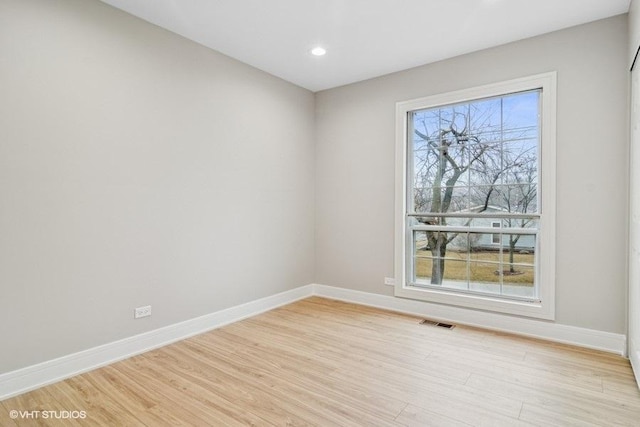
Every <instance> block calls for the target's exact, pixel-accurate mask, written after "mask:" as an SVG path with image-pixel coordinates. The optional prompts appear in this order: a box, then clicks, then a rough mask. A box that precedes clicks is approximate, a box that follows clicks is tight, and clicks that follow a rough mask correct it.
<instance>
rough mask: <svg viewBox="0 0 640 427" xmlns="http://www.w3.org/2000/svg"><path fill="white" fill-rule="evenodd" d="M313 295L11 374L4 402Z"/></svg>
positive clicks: (250, 307) (273, 300)
mask: <svg viewBox="0 0 640 427" xmlns="http://www.w3.org/2000/svg"><path fill="white" fill-rule="evenodd" d="M312 294H313V286H312V285H306V286H301V287H299V288H295V289H292V290H290V291H286V292H282V293H279V294H276V295H272V296H269V297H266V298H261V299H259V300H255V301H251V302H248V303H246V304H241V305H238V306H235V307H231V308H227V309H225V310H221V311H217V312H215V313H212V314H208V315H205V316H201V317H197V318H195V319H190V320H186V321H184V322H180V323H176V324H174V325H169V326H165V327H163V328H160V329H155V330H153V331H149V332H145V333H143V334H139V335H135V336H132V337H129V338H125V339H122V340H119V341H115V342H111V343H108V344H104V345H101V346H98V347H94V348H90V349H88V350H84V351H81V352H78V353H74V354H70V355H67V356H63V357H60V358H57V359H53V360H48V361H46V362H43V363H39V364H37V365H32V366H27V367H26V368H22V369H18V370H16V371H11V372H7V373H5V374H2V375H0V401H1V400H4V399H8V398H10V397H13V396H17V395H19V394H22V393H26V392H28V391H31V390H35V389H36V388H39V387H42V386H45V385H48V384H52V383H54V382H58V381H61V380H63V379H65V378H69V377H72V376H74V375H78V374H81V373H83V372H88V371H90V370H93V369H95V368H98V367H101V366H105V365H108V364H110V363H114V362H117V361H118V360H122V359H126V358H128V357H131V356H135V355H136V354H140V353H144V352H146V351H149V350H153V349H155V348H158V347H162V346H165V345H167V344H171V343H173V342H176V341H180V340H182V339H185V338H188V337H191V336H193V335H197V334H201V333H203V332H206V331H209V330H212V329H216V328H219V327H221V326H224V325H227V324H229V323H233V322H237V321H238V320H242V319H245V318H247V317H251V316H255V315H256V314H260V313H263V312H265V311H268V310H272V309H274V308H276V307H279V306H282V305H285V304H289V303H292V302H294V301H297V300H299V299H302V298H307V297H309V296H311V295H312Z"/></svg>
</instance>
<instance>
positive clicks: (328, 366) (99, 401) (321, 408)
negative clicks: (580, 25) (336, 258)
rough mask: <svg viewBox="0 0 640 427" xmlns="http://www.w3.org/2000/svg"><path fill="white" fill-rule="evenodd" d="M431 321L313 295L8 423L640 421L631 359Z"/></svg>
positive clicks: (60, 392)
mask: <svg viewBox="0 0 640 427" xmlns="http://www.w3.org/2000/svg"><path fill="white" fill-rule="evenodd" d="M419 320H421V319H419V318H416V317H413V316H407V315H402V314H397V313H391V312H387V311H383V310H378V309H373V308H367V307H362V306H357V305H353V304H347V303H342V302H337V301H332V300H327V299H322V298H317V297H314V298H309V299H306V300H303V301H299V302H296V303H294V304H290V305H288V306H285V307H281V308H279V309H276V310H273V311H270V312H268V313H265V314H262V315H260V316H257V317H253V318H251V319H247V320H243V321H241V322H237V323H234V324H232V325H229V326H226V327H223V328H221V329H217V330H215V331H212V332H209V333H206V334H203V335H199V336H197V337H194V338H191V339H188V340H185V341H181V342H179V343H176V344H172V345H169V346H167V347H164V348H161V349H158V350H155V351H151V352H148V353H145V354H143V355H140V356H136V357H133V358H131V359H128V360H125V361H122V362H119V363H115V364H113V365H110V366H108V367H105V368H101V369H98V370H95V371H93V372H90V373H87V374H83V375H80V376H77V377H74V378H71V379H68V380H66V381H63V382H60V383H57V384H54V385H51V386H48V387H44V388H41V389H39V390H36V391H33V392H31V393H27V394H24V395H22V396H18V397H15V398H12V399H9V400H5V401H3V402H1V406H0V425H1V426H11V427H13V426H16V425H47V426H48V425H99V426H103V425H116V426H125V425H128V426H138V425H140V426H150V427H151V426H162V425H196V426H240V425H257V426H263V425H264V426H270V425H278V426H280V425H318V426H469V425H472V426H492V427H493V426H519V425H538V426H545V427H546V426H563V427H564V426H573V425H579V426H591V425H597V426H616V425H624V426H640V392H639V391H638V389H637V386H636V385H635V382H634V379H633V374H632V372H631V368H630V366H629V362H628V361H627V360H625V359H623V358H621V357H617V356H614V355H610V354H606V353H601V352H596V351H590V350H584V349H580V348H575V347H570V346H565V345H558V344H552V343H547V342H542V341H537V340H531V339H526V338H521V337H515V336H511V335H506V334H500V333H493V332H487V331H482V330H478V329H473V328H467V327H461V326H457V327H456V328H454V329H452V330H448V329H443V328H440V327H437V326H427V325H421V324H419ZM11 410H18V411H34V410H41V411H62V410H67V411H73V410H76V411H86V418H85V419H78V420H64V421H62V420H59V421H52V420H50V419H47V420H44V419H42V418H41V419H39V420H35V419H28V420H26V419H16V420H12V419H11V418H10V411H11Z"/></svg>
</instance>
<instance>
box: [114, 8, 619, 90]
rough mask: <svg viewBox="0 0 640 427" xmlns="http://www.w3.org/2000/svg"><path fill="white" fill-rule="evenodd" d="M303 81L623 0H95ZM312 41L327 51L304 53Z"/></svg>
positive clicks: (486, 43)
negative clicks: (314, 53) (319, 55)
mask: <svg viewBox="0 0 640 427" xmlns="http://www.w3.org/2000/svg"><path fill="white" fill-rule="evenodd" d="M102 1H103V2H105V3H108V4H110V5H112V6H115V7H117V8H119V9H122V10H124V11H126V12H129V13H131V14H132V15H135V16H138V17H140V18H142V19H144V20H146V21H149V22H151V23H153V24H156V25H158V26H160V27H163V28H166V29H168V30H170V31H173V32H174V33H177V34H180V35H182V36H184V37H186V38H188V39H191V40H193V41H196V42H198V43H200V44H203V45H205V46H208V47H210V48H212V49H215V50H217V51H219V52H222V53H224V54H226V55H228V56H231V57H233V58H236V59H238V60H240V61H242V62H245V63H247V64H250V65H253V66H254V67H256V68H259V69H261V70H263V71H266V72H268V73H271V74H273V75H276V76H278V77H280V78H282V79H285V80H288V81H290V82H292V83H295V84H297V85H299V86H302V87H305V88H307V89H309V90H311V91H314V92H315V91H319V90H323V89H328V88H332V87H336V86H341V85H345V84H349V83H353V82H356V81H360V80H365V79H369V78H372V77H377V76H380V75H383V74H388V73H391V72H394V71H400V70H404V69H407V68H411V67H415V66H418V65H422V64H426V63H430V62H435V61H439V60H442V59H445V58H451V57H453V56H457V55H461V54H464V53H468V52H473V51H476V50H480V49H484V48H488V47H492V46H497V45H500V44H504V43H508V42H511V41H515V40H521V39H524V38H527V37H532V36H535V35H539V34H543V33H547V32H550V31H555V30H559V29H562V28H567V27H571V26H574V25H579V24H583V23H586V22H590V21H595V20H598V19H602V18H606V17H609V16H614V15H618V14H621V13H625V12H627V11H628V10H629V3H630V0H269V1H267V0H102ZM317 45H321V46H323V47H325V48H326V49H327V54H326V55H324V56H321V57H316V56H313V55H311V53H310V50H311V49H312V48H313V47H315V46H317Z"/></svg>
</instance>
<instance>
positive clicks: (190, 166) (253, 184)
mask: <svg viewBox="0 0 640 427" xmlns="http://www.w3.org/2000/svg"><path fill="white" fill-rule="evenodd" d="M313 109H314V96H313V94H312V93H311V92H308V91H306V90H303V89H301V88H299V87H296V86H293V85H291V84H289V83H286V82H284V81H282V80H279V79H277V78H275V77H273V76H270V75H267V74H265V73H263V72H261V71H258V70H256V69H254V68H251V67H249V66H246V65H244V64H241V63H239V62H237V61H235V60H232V59H230V58H228V57H225V56H223V55H220V54H217V53H215V52H213V51H211V50H209V49H206V48H204V47H201V46H199V45H197V44H195V43H193V42H190V41H187V40H186V39H183V38H181V37H179V36H176V35H174V34H171V33H169V32H167V31H164V30H162V29H160V28H158V27H155V26H153V25H150V24H148V23H145V22H143V21H140V20H138V19H136V18H133V17H131V16H129V15H126V14H125V13H123V12H120V11H117V10H115V9H113V8H111V7H109V6H106V5H104V4H102V3H100V2H97V1H87V0H28V1H25V0H1V1H0V342H1V344H0V373H3V372H7V371H11V370H15V369H17V368H21V367H24V366H28V365H32V364H34V363H37V362H41V361H45V360H49V359H52V358H55V357H58V356H62V355H66V354H69V353H73V352H76V351H80V350H83V349H86V348H90V347H93V346H96V345H99V344H103V343H107V342H111V341H114V340H117V339H120V338H124V337H128V336H132V335H135V334H138V333H141V332H145V331H148V330H151V329H155V328H158V327H161V326H164V325H169V324H173V323H176V322H179V321H182V320H185V319H189V318H193V317H196V316H200V315H203V314H207V313H211V312H214V311H217V310H220V309H222V308H226V307H230V306H234V305H237V304H240V303H243V302H246V301H250V300H254V299H257V298H260V297H264V296H267V295H272V294H275V293H277V292H281V291H285V290H288V289H292V288H294V287H297V286H300V285H306V284H308V283H311V282H313V263H314V253H313V251H314V248H313V245H314V242H313V227H314V226H313V216H314V213H313V203H314V196H313V187H314V185H313V180H314V161H313V156H314V136H313V132H314V112H313V111H314V110H313ZM147 304H151V305H152V306H153V315H152V317H151V318H146V319H140V320H133V308H134V307H136V306H141V305H147Z"/></svg>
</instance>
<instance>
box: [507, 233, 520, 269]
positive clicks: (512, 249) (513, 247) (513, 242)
mask: <svg viewBox="0 0 640 427" xmlns="http://www.w3.org/2000/svg"><path fill="white" fill-rule="evenodd" d="M516 243H518V239H514V238H513V234H512V235H510V236H509V273H511V274H513V273H515V272H516V269H515V267H514V266H513V253H514V252H515V251H516Z"/></svg>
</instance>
